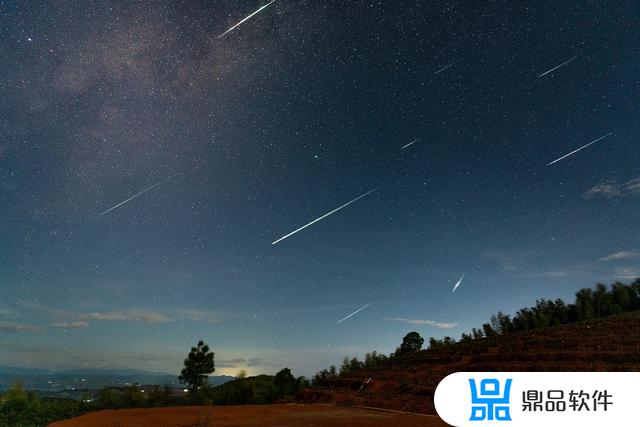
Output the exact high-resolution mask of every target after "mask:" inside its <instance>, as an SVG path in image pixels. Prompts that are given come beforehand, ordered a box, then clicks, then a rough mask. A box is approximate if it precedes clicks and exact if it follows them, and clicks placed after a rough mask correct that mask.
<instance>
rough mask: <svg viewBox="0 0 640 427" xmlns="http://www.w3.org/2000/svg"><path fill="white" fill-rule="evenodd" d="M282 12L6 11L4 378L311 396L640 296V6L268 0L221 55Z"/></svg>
mask: <svg viewBox="0 0 640 427" xmlns="http://www.w3.org/2000/svg"><path fill="white" fill-rule="evenodd" d="M266 3H267V2H266V1H248V0H242V1H221V0H220V1H219V0H207V1H174V2H151V1H149V2H146V1H136V2H126V1H122V2H120V1H118V2H115V1H113V2H112V1H103V2H94V1H86V2H85V1H82V2H69V1H62V0H56V1H49V2H39V1H0V52H2V55H1V57H0V99H1V100H2V102H1V103H0V295H2V296H1V298H0V364H2V365H9V366H29V367H43V368H53V369H65V368H80V367H92V368H94V367H107V368H122V367H126V368H140V369H146V370H160V371H167V372H179V370H180V368H181V364H182V360H183V358H184V356H185V355H186V352H187V351H188V348H189V347H190V346H192V345H194V344H195V342H197V340H199V339H203V340H205V341H206V342H207V343H208V344H209V345H210V346H211V347H212V348H213V350H214V351H215V352H216V368H217V369H216V374H235V373H237V372H238V371H240V370H242V369H244V370H247V371H248V373H249V374H257V373H273V372H275V371H277V370H278V369H280V368H282V367H284V366H288V367H290V368H292V370H293V371H294V373H295V374H297V375H307V376H310V375H312V374H313V373H314V372H316V371H318V370H320V369H322V368H324V367H327V366H329V365H330V364H339V362H340V360H341V359H342V357H343V356H360V357H362V355H363V354H364V353H365V352H367V351H371V350H377V351H382V352H385V353H388V352H390V351H393V350H394V349H395V347H397V346H398V345H399V343H400V342H401V340H402V337H403V336H404V335H405V334H406V333H407V332H410V331H412V330H417V331H418V332H419V333H420V334H421V335H423V336H424V337H429V336H434V337H442V336H444V335H450V336H454V337H458V336H459V335H460V333H461V332H465V331H468V330H470V329H471V328H472V327H477V326H479V325H480V324H481V323H483V322H485V321H486V320H487V319H488V317H489V316H490V315H491V314H493V313H495V312H497V311H498V310H502V311H503V312H506V313H512V312H514V311H516V310H517V309H519V308H520V307H522V306H528V305H532V304H534V303H535V300H536V299H537V298H543V297H544V298H556V297H561V298H564V299H567V300H571V299H572V296H573V294H574V293H575V291H577V290H578V289H579V288H581V287H587V286H593V285H595V283H597V282H598V281H602V282H606V283H610V282H613V281H616V280H620V281H623V282H628V281H629V280H631V279H632V278H634V277H636V276H638V275H640V240H639V235H638V226H640V219H639V217H638V209H639V208H640V167H639V165H640V162H639V160H640V158H639V151H638V137H639V136H640V109H639V108H638V99H639V96H640V52H639V50H638V40H639V27H638V22H639V20H640V4H639V3H638V2H637V1H625V0H620V1H615V2H609V1H593V2H584V1H574V0H567V1H561V2H558V1H542V0H540V1H534V2H512V1H491V2H490V1H485V2H467V1H429V2H427V1H424V2H421V1H348V2H347V1H331V0H329V1H286V0H277V1H275V2H274V3H273V4H271V5H269V6H268V7H267V8H265V9H264V10H262V11H261V12H260V13H258V14H256V15H255V16H253V17H252V18H251V19H249V20H247V21H246V22H244V23H243V24H242V25H241V26H239V27H238V28H236V29H234V30H233V31H231V32H229V33H227V34H225V35H224V36H223V37H218V36H219V35H221V34H222V33H224V32H225V31H226V30H227V29H229V28H230V27H231V26H232V25H234V24H235V23H237V22H238V21H240V20H241V19H242V18H244V17H245V16H247V15H249V14H250V13H252V12H253V11H255V10H256V9H257V8H259V7H260V6H262V5H264V4H266ZM573 57H575V59H573V60H572V61H571V62H569V63H567V64H566V65H564V66H562V67H560V68H558V69H557V70H555V71H553V72H551V73H548V74H546V75H544V76H542V77H538V76H539V75H540V74H542V73H544V72H545V71H547V70H549V69H551V68H553V67H555V66H557V65H559V64H561V63H563V62H565V61H567V60H569V59H571V58H573ZM448 65H450V66H449V67H448V68H446V69H444V70H442V68H443V67H447V66H448ZM440 70H442V71H440ZM609 132H610V133H611V136H609V137H607V138H605V139H603V140H601V141H599V142H597V143H594V144H593V145H591V146H589V147H587V148H585V149H584V150H581V151H579V152H577V153H575V154H574V155H572V156H569V157H567V158H566V159H564V160H562V161H559V162H557V163H555V164H553V165H550V166H547V164H548V163H549V162H551V161H553V160H555V159H557V158H559V157H560V156H562V155H564V154H566V153H569V152H570V151H572V150H574V149H576V148H578V147H581V146H583V145H585V144H587V143H589V142H591V141H593V140H595V139H596V138H599V137H601V136H603V135H605V134H607V133H609ZM415 139H418V141H417V142H415V143H413V144H412V145H410V146H408V147H406V148H404V149H403V148H402V147H403V146H405V145H406V144H409V143H410V142H412V141H414V140H415ZM167 178H169V179H168V180H167ZM163 180H166V181H164V182H163V183H162V184H160V185H158V186H156V187H155V188H153V189H151V190H149V191H148V192H146V193H144V194H142V195H140V196H139V197H137V198H134V199H132V200H130V201H129V202H127V203H125V204H123V205H121V206H119V207H118V208H116V209H114V210H112V211H110V212H108V213H106V214H104V215H100V214H101V213H102V212H104V211H106V210H108V209H110V208H111V207H113V206H115V205H117V204H118V203H120V202H122V201H124V200H126V199H128V198H129V197H131V196H133V195H135V194H137V193H139V192H141V191H143V190H145V189H147V188H149V187H150V186H152V185H154V184H157V183H160V182H162V181H163ZM378 186H380V188H379V189H378V190H377V191H375V192H373V193H371V194H369V195H368V196H366V197H364V198H362V199H360V200H358V201H357V202H355V203H353V204H351V205H349V206H348V207H346V208H344V209H343V210H340V211H339V212H336V213H334V214H333V215H331V216H328V217H326V218H325V219H323V220H321V221H319V222H317V223H315V224H313V225H312V226H310V227H308V228H306V229H305V230H303V231H300V232H299V233H297V234H295V235H293V236H291V237H289V238H287V239H285V240H283V241H281V242H279V243H278V244H276V245H272V244H271V243H272V242H273V241H275V240H276V239H278V238H280V237H282V236H284V235H285V234H287V233H289V232H291V231H293V230H295V229H296V228H298V227H300V226H302V225H304V224H306V223H308V222H310V221H311V220H313V219H315V218H317V217H319V216H321V215H323V214H325V213H327V212H329V211H331V210H333V209H335V208H336V207H338V206H340V205H342V204H344V203H346V202H348V201H350V200H352V199H354V198H356V197H357V196H359V195H361V194H363V193H365V192H367V191H369V190H371V189H373V188H376V187H378ZM463 274H464V279H463V281H462V283H461V284H460V287H459V288H458V289H457V290H456V291H455V293H454V292H452V288H453V285H454V284H455V283H456V282H457V281H458V279H459V278H460V277H461V276H462V275H463ZM366 304H371V305H370V306H368V307H367V308H366V309H364V310H362V311H361V312H359V313H357V314H356V315H354V316H352V317H351V318H349V319H347V320H345V321H344V322H342V323H339V324H336V322H337V321H338V320H340V319H342V318H343V317H345V316H347V315H348V314H350V313H352V312H354V311H355V310H357V309H358V308H360V307H362V306H364V305H366Z"/></svg>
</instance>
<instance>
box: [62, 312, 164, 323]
mask: <svg viewBox="0 0 640 427" xmlns="http://www.w3.org/2000/svg"><path fill="white" fill-rule="evenodd" d="M69 314H72V315H73V316H75V317H77V318H79V319H81V320H85V321H86V320H103V321H117V320H120V321H131V322H144V323H165V322H172V321H173V319H172V318H170V317H169V316H167V315H166V314H165V313H161V312H157V311H148V310H129V311H106V312H92V313H69Z"/></svg>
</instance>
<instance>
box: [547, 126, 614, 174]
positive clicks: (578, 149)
mask: <svg viewBox="0 0 640 427" xmlns="http://www.w3.org/2000/svg"><path fill="white" fill-rule="evenodd" d="M611 135H612V133H611V132H609V133H608V134H606V135H603V136H601V137H600V138H598V139H594V140H593V141H591V142H590V143H588V144H586V145H583V146H582V147H580V148H576V149H575V150H573V151H572V152H570V153H568V154H565V155H564V156H562V157H560V158H559V159H555V160H554V161H553V162H551V163H547V166H551V165H552V164H554V163H555V162H559V161H560V160H562V159H564V158H567V157H569V156H570V155H572V154H575V153H577V152H578V151H580V150H582V149H583V148H587V147H588V146H590V145H591V144H595V143H596V142H598V141H600V140H601V139H605V138H606V137H608V136H611Z"/></svg>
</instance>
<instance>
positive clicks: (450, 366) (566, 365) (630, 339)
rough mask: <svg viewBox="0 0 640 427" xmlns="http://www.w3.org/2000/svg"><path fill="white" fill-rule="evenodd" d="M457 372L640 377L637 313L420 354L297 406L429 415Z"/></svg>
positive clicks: (333, 383) (334, 385)
mask: <svg viewBox="0 0 640 427" xmlns="http://www.w3.org/2000/svg"><path fill="white" fill-rule="evenodd" d="M461 371H472V372H473V371H640V312H632V313H625V314H621V315H617V316H611V317H608V318H604V319H598V320H591V321H585V322H580V323H574V324H569V325H561V326H555V327H550V328H545V329H539V330H535V331H527V332H518V333H513V334H510V335H506V336H499V337H492V338H484V339H481V340H478V341H475V342H473V343H471V344H458V345H455V346H453V347H450V348H446V349H439V350H435V351H432V350H428V351H427V350H424V351H421V352H419V353H417V354H414V355H411V356H409V357H403V358H395V359H391V360H389V361H388V362H387V363H385V364H384V365H383V366H381V367H376V368H373V369H363V370H360V371H357V372H354V373H349V374H345V375H342V376H340V377H339V378H338V379H335V380H329V381H327V382H326V383H325V384H324V386H323V387H320V388H314V389H306V390H303V391H302V392H301V393H299V395H298V396H297V400H298V401H301V402H317V401H324V402H336V403H337V404H339V405H340V404H346V405H362V406H375V407H381V408H389V409H397V410H403V411H411V412H421V413H425V414H435V409H434V406H433V394H434V392H435V389H436V386H437V385H438V383H439V382H440V380H442V379H443V378H444V377H445V376H447V375H448V374H450V373H453V372H461ZM368 378H371V381H370V382H369V383H368V384H367V385H366V386H365V387H364V388H363V389H362V390H361V391H358V390H359V389H360V387H361V386H362V384H363V382H364V381H365V380H367V379H368Z"/></svg>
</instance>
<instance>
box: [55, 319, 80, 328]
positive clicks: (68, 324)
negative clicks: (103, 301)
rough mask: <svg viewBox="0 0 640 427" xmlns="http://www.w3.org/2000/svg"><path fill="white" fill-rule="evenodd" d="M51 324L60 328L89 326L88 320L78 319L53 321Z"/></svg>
mask: <svg viewBox="0 0 640 427" xmlns="http://www.w3.org/2000/svg"><path fill="white" fill-rule="evenodd" d="M51 325H52V326H55V327H56V328H61V329H84V328H87V327H89V322H85V321H82V320H80V321H78V322H55V323H52V324H51Z"/></svg>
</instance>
